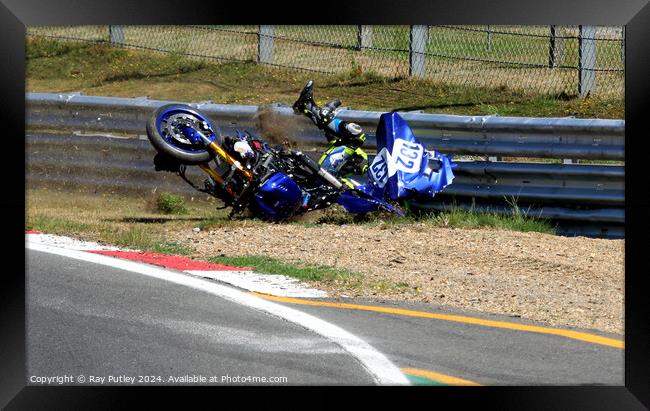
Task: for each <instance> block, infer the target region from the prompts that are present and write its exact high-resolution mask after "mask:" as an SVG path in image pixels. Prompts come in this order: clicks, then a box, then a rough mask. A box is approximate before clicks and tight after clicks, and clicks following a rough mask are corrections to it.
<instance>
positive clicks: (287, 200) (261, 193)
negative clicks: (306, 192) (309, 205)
mask: <svg viewBox="0 0 650 411" xmlns="http://www.w3.org/2000/svg"><path fill="white" fill-rule="evenodd" d="M302 197H303V196H302V190H300V187H299V186H298V184H296V182H295V181H293V180H292V179H291V178H289V176H287V175H286V174H283V173H279V172H278V173H275V174H273V175H272V176H271V177H270V178H269V179H268V180H266V181H265V182H264V183H263V184H262V185H261V186H260V187H259V188H258V190H257V192H256V193H255V196H254V197H253V201H252V204H251V205H252V206H253V208H254V209H256V211H258V212H261V213H263V214H264V215H266V216H267V217H269V218H272V219H274V220H278V219H284V218H288V217H290V216H291V215H293V213H294V211H295V210H296V209H297V208H298V207H299V206H300V204H301V203H302Z"/></svg>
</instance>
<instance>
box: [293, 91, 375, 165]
mask: <svg viewBox="0 0 650 411" xmlns="http://www.w3.org/2000/svg"><path fill="white" fill-rule="evenodd" d="M313 87H314V82H313V81H312V80H309V81H308V82H307V84H306V85H305V87H304V88H303V89H302V92H301V93H300V97H298V100H296V102H295V103H294V104H293V109H294V111H295V112H296V113H302V114H305V115H306V116H307V117H309V118H310V119H311V120H312V121H313V122H314V124H315V125H316V126H317V127H318V128H319V129H321V130H323V131H324V132H325V137H326V138H327V141H328V143H329V146H328V148H327V150H325V153H324V154H323V156H322V157H321V158H320V160H319V161H318V163H319V164H320V165H321V167H323V168H324V169H326V170H327V171H329V172H330V173H332V174H334V175H338V176H341V177H344V176H349V175H353V174H356V175H363V174H365V173H366V172H367V170H368V155H367V154H366V153H365V152H364V151H363V150H362V149H361V146H362V145H363V143H364V142H365V141H366V135H365V133H364V132H363V130H362V129H361V126H359V125H358V124H356V123H351V122H347V121H343V120H341V119H340V118H337V117H336V109H337V108H338V107H339V106H340V105H341V100H338V99H335V100H332V101H330V102H328V103H327V104H325V105H324V106H323V107H319V106H318V104H316V103H315V102H314V97H313Z"/></svg>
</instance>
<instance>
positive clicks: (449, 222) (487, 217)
mask: <svg viewBox="0 0 650 411" xmlns="http://www.w3.org/2000/svg"><path fill="white" fill-rule="evenodd" d="M427 219H428V220H429V221H428V222H429V223H431V224H433V225H436V226H441V227H457V228H496V229H501V230H511V231H521V232H538V233H544V234H555V229H554V228H553V225H552V224H551V223H549V222H548V221H545V220H540V219H536V218H531V217H526V216H525V215H524V214H523V213H522V212H521V211H519V212H515V211H513V213H512V214H511V215H502V214H496V213H483V212H481V213H479V212H477V211H473V210H463V209H460V208H453V209H451V210H449V211H443V212H440V213H436V214H432V215H430V216H429V217H427Z"/></svg>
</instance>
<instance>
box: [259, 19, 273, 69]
mask: <svg viewBox="0 0 650 411" xmlns="http://www.w3.org/2000/svg"><path fill="white" fill-rule="evenodd" d="M257 37H258V39H257V62H258V63H273V26H260V27H259V30H258V35H257Z"/></svg>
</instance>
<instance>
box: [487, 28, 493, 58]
mask: <svg viewBox="0 0 650 411" xmlns="http://www.w3.org/2000/svg"><path fill="white" fill-rule="evenodd" d="M491 48H492V32H491V31H490V25H489V24H488V26H487V49H488V51H490V49H491Z"/></svg>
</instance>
